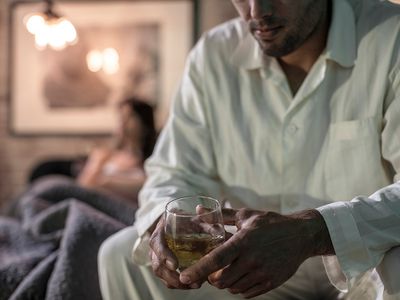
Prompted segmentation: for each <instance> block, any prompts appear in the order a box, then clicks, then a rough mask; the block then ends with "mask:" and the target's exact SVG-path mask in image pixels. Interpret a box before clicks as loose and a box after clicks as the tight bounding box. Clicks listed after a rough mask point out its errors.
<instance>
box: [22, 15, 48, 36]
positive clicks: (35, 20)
mask: <svg viewBox="0 0 400 300" xmlns="http://www.w3.org/2000/svg"><path fill="white" fill-rule="evenodd" d="M45 23H46V22H45V20H44V18H43V15H42V14H33V15H30V16H28V18H27V21H26V22H25V24H26V28H27V29H28V31H29V32H30V33H32V34H36V33H37V32H38V31H39V30H41V29H42V28H43V26H45Z"/></svg>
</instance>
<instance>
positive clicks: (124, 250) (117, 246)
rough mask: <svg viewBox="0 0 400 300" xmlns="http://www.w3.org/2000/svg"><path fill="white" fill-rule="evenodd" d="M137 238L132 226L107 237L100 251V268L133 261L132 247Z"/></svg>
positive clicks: (108, 267) (116, 266)
mask: <svg viewBox="0 0 400 300" xmlns="http://www.w3.org/2000/svg"><path fill="white" fill-rule="evenodd" d="M136 239H137V234H136V231H135V230H133V229H132V228H126V229H123V230H121V231H119V232H117V233H116V234H114V235H112V236H110V237H109V238H108V239H106V240H105V241H104V242H103V243H102V244H101V246H100V249H99V253H98V263H99V268H106V269H110V267H113V268H118V265H120V264H121V263H122V264H129V263H132V256H131V252H132V248H133V245H134V243H135V240H136Z"/></svg>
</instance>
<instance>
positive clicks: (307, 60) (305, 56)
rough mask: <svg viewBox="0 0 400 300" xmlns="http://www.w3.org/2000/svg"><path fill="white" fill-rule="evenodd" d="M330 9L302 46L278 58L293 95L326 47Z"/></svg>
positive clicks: (329, 2)
mask: <svg viewBox="0 0 400 300" xmlns="http://www.w3.org/2000/svg"><path fill="white" fill-rule="evenodd" d="M328 5H329V6H331V1H328ZM330 9H331V8H330V7H328V9H327V11H326V15H325V16H323V17H322V18H321V24H319V25H318V26H317V30H315V31H314V32H313V33H312V34H311V36H310V37H309V38H308V39H307V40H306V41H305V42H304V44H303V45H302V46H301V47H300V48H298V49H297V50H296V51H294V52H292V53H290V54H289V55H286V56H284V57H280V58H278V62H279V64H280V65H281V67H282V69H283V71H284V73H285V74H286V77H287V79H288V82H289V86H290V88H291V90H292V94H293V95H295V94H296V93H297V91H298V89H299V88H300V86H301V84H302V83H303V81H304V80H305V78H306V77H307V74H308V73H309V72H310V70H311V68H312V66H313V65H314V63H315V62H316V61H317V59H318V57H319V56H320V55H321V53H322V52H323V51H324V49H325V48H326V43H327V39H328V32H329V26H330Z"/></svg>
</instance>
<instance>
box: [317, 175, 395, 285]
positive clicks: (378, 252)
mask: <svg viewBox="0 0 400 300" xmlns="http://www.w3.org/2000/svg"><path fill="white" fill-rule="evenodd" d="M318 210H319V212H320V213H321V214H322V216H323V218H324V220H325V222H326V225H327V227H328V230H329V234H330V236H331V240H332V244H333V246H334V248H335V252H336V258H337V261H338V262H339V265H340V268H341V271H342V272H343V274H344V276H345V277H346V279H347V281H348V283H350V284H351V283H352V280H353V279H356V278H358V277H359V276H360V275H362V274H363V273H364V272H366V271H368V270H370V269H372V268H374V267H376V266H377V265H378V264H379V263H380V262H381V261H382V259H383V257H384V255H385V253H386V252H387V251H389V250H390V249H391V248H393V247H396V246H399V245H400V182H398V183H395V184H393V185H390V186H388V187H385V188H383V189H381V190H379V191H377V192H376V193H374V194H373V195H371V196H370V197H357V198H355V199H353V200H352V201H350V202H337V203H332V204H328V205H325V206H322V207H320V208H318ZM336 258H333V259H336ZM325 265H329V267H332V260H329V259H325ZM330 273H331V275H332V273H333V272H330ZM331 279H332V280H333V281H334V283H336V285H337V286H338V287H339V288H340V289H345V288H344V286H343V284H340V282H339V281H340V279H342V278H340V276H338V274H337V273H336V274H335V275H334V276H331Z"/></svg>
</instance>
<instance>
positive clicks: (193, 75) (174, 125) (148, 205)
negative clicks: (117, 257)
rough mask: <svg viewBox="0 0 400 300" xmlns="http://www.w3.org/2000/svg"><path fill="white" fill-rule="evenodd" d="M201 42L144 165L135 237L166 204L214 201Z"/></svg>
mask: <svg viewBox="0 0 400 300" xmlns="http://www.w3.org/2000/svg"><path fill="white" fill-rule="evenodd" d="M205 52H206V49H205V47H204V38H203V39H202V40H201V41H200V42H199V44H198V45H197V46H196V48H195V49H194V50H193V51H192V52H191V54H190V55H189V57H188V60H187V64H186V68H185V71H184V74H183V79H182V82H181V84H180V86H179V88H178V92H177V94H176V97H175V99H174V102H173V104H172V108H171V111H170V115H169V119H168V121H167V124H166V125H165V127H164V129H163V131H162V133H161V135H160V137H159V139H158V142H157V145H156V147H155V150H154V154H153V155H152V156H151V157H150V158H149V160H148V161H147V162H146V164H145V170H146V174H147V176H148V178H147V181H146V183H145V185H144V187H143V189H142V190H141V192H140V194H139V207H140V208H139V210H138V211H137V214H136V223H135V226H136V228H137V230H138V234H139V236H142V235H143V234H144V233H145V232H146V231H147V230H148V228H149V227H150V226H151V225H152V224H153V223H154V222H155V221H156V220H157V219H158V218H159V216H160V215H161V214H162V213H163V211H164V208H165V205H166V203H167V202H168V201H170V200H172V199H174V198H178V197H183V196H190V195H207V196H210V197H214V198H217V199H218V198H219V194H220V185H219V181H218V176H217V171H216V169H215V168H216V167H215V166H216V163H215V156H214V152H213V147H212V144H211V143H212V141H211V138H210V133H209V130H210V129H209V127H208V122H207V114H206V103H205V94H204V91H203V82H204V80H205V78H204V76H203V74H204V71H203V65H204V64H203V60H204V59H205V57H206V56H207V54H206V53H205Z"/></svg>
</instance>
